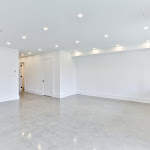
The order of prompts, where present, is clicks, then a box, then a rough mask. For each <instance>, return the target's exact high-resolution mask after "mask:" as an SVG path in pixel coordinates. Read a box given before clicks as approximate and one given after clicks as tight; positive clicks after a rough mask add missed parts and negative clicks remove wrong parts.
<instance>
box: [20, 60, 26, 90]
mask: <svg viewBox="0 0 150 150" xmlns="http://www.w3.org/2000/svg"><path fill="white" fill-rule="evenodd" d="M19 75H20V76H19V81H20V82H19V91H21V92H23V91H24V85H25V84H24V62H21V63H20V67H19Z"/></svg>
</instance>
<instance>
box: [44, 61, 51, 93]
mask: <svg viewBox="0 0 150 150" xmlns="http://www.w3.org/2000/svg"><path fill="white" fill-rule="evenodd" d="M43 95H46V96H52V60H51V59H45V60H43Z"/></svg>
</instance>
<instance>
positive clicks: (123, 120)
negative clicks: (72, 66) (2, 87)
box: [0, 93, 150, 150]
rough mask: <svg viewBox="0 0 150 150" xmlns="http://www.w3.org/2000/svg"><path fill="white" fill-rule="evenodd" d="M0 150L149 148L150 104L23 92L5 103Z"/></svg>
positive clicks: (1, 107)
mask: <svg viewBox="0 0 150 150" xmlns="http://www.w3.org/2000/svg"><path fill="white" fill-rule="evenodd" d="M0 150H150V105H149V104H142V103H135V102H125V101H118V100H111V99H104V98H95V97H88V96H80V95H75V96H71V97H68V98H64V99H61V100H59V99H55V98H51V97H44V96H38V95H34V94H28V93H24V94H22V96H21V100H20V101H11V102H4V103H0Z"/></svg>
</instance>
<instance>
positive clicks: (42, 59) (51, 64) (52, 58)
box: [42, 58, 54, 96]
mask: <svg viewBox="0 0 150 150" xmlns="http://www.w3.org/2000/svg"><path fill="white" fill-rule="evenodd" d="M45 60H51V67H52V68H51V71H52V76H51V81H52V93H51V95H50V96H53V92H54V90H53V89H54V87H53V85H54V84H53V77H54V76H53V72H54V71H53V58H45V59H42V95H44V82H43V80H44V61H45Z"/></svg>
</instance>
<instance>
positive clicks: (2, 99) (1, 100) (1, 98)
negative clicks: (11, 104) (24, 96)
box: [0, 95, 20, 102]
mask: <svg viewBox="0 0 150 150" xmlns="http://www.w3.org/2000/svg"><path fill="white" fill-rule="evenodd" d="M19 99H20V96H19V95H13V96H6V97H0V102H7V101H13V100H19Z"/></svg>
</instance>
